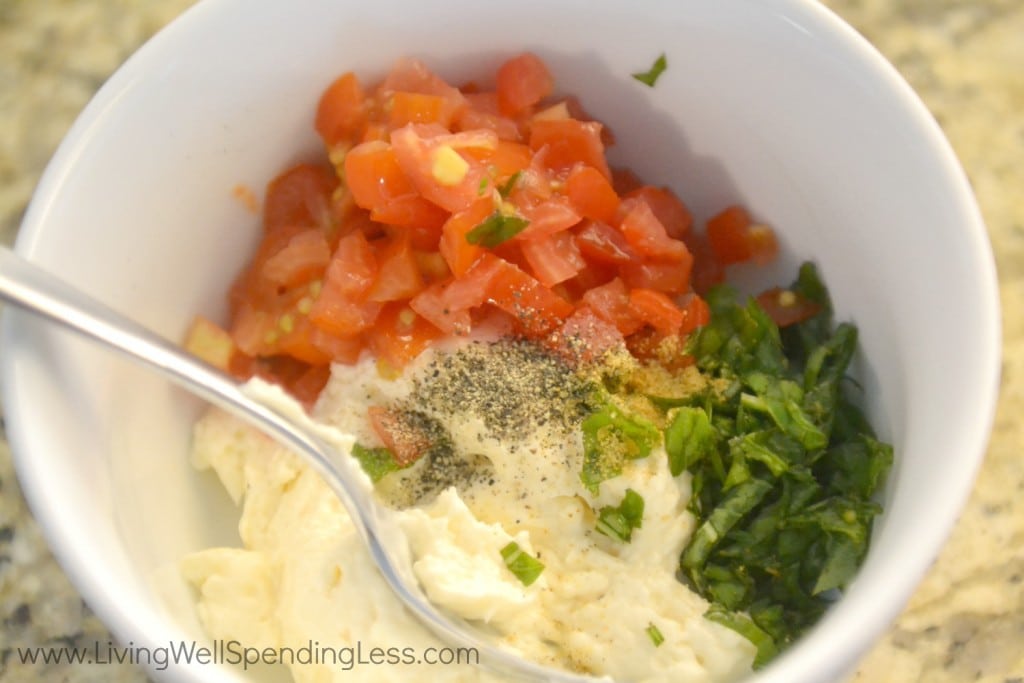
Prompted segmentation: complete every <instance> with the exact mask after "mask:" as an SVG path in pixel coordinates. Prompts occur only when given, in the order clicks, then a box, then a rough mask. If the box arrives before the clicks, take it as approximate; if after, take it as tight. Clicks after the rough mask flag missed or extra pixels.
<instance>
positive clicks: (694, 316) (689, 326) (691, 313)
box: [679, 293, 711, 335]
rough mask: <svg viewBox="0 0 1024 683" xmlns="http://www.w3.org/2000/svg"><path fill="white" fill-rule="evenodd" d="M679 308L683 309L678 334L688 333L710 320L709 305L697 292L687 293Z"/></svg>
mask: <svg viewBox="0 0 1024 683" xmlns="http://www.w3.org/2000/svg"><path fill="white" fill-rule="evenodd" d="M680 308H681V309H682V311H683V324H682V326H681V327H680V328H679V334H682V335H686V334H689V333H690V332H693V331H694V330H695V329H697V328H698V327H703V326H704V325H707V324H708V323H709V322H711V307H709V306H708V302H706V301H704V299H702V298H701V297H700V296H699V295H697V294H692V293H691V294H689V295H687V296H686V297H685V298H684V300H683V302H682V303H681V305H680Z"/></svg>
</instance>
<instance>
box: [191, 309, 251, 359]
mask: <svg viewBox="0 0 1024 683" xmlns="http://www.w3.org/2000/svg"><path fill="white" fill-rule="evenodd" d="M185 350H186V351H188V352H189V353H191V354H192V355H193V356H196V357H197V358H200V359H202V360H204V361H206V362H207V363H209V364H210V365H212V366H214V367H215V368H220V369H221V370H224V371H225V372H227V371H229V369H230V367H231V362H232V359H233V358H234V356H235V354H236V353H237V352H238V349H237V347H236V346H235V341H234V340H233V339H232V338H231V333H229V332H228V331H227V330H225V329H224V328H223V327H221V326H220V325H218V324H217V323H215V322H213V321H212V320H210V319H209V318H206V317H204V316H201V315H197V316H196V317H195V319H194V320H193V321H192V325H191V326H190V327H189V330H188V334H186V335H185Z"/></svg>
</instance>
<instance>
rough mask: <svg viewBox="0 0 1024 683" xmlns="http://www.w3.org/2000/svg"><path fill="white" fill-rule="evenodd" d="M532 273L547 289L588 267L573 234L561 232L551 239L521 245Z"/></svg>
mask: <svg viewBox="0 0 1024 683" xmlns="http://www.w3.org/2000/svg"><path fill="white" fill-rule="evenodd" d="M520 248H521V249H522V250H523V256H525V257H526V262H527V263H529V264H530V271H531V272H532V273H533V275H534V277H536V278H537V279H538V280H540V282H541V284H543V285H544V286H545V287H552V286H554V285H556V284H558V283H559V282H565V281H566V280H568V279H569V278H572V277H575V276H576V274H577V273H579V272H580V271H581V270H583V268H584V267H586V265H587V262H586V261H585V260H583V255H582V254H580V250H579V247H577V246H576V242H574V241H573V236H572V234H570V233H568V232H559V233H556V234H554V235H551V236H549V237H543V238H540V239H535V240H526V241H524V242H522V243H521V244H520Z"/></svg>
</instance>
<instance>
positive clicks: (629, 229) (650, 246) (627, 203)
mask: <svg viewBox="0 0 1024 683" xmlns="http://www.w3.org/2000/svg"><path fill="white" fill-rule="evenodd" d="M620 211H621V212H622V213H623V216H622V222H621V223H620V224H619V229H620V230H621V231H622V234H623V236H625V238H626V241H627V242H629V245H630V246H631V247H633V249H635V250H636V251H637V252H639V253H641V254H643V255H644V256H647V257H649V258H651V259H654V260H657V261H672V262H680V261H684V260H686V259H687V258H692V257H690V251H689V250H688V249H687V248H686V245H685V244H684V243H683V242H681V241H679V240H675V239H672V238H671V237H669V236H668V232H666V230H665V226H663V225H662V224H661V221H659V220H658V217H657V216H655V215H654V211H652V210H651V207H650V206H649V205H648V204H647V202H645V201H643V200H641V199H638V198H632V199H624V200H623V201H622V205H621V208H620Z"/></svg>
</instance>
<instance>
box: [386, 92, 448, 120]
mask: <svg viewBox="0 0 1024 683" xmlns="http://www.w3.org/2000/svg"><path fill="white" fill-rule="evenodd" d="M390 102H391V107H390V108H391V113H390V123H391V127H392V128H401V127H402V126H404V125H406V124H407V123H437V124H440V125H442V126H444V127H445V128H448V127H449V126H450V125H451V123H452V117H453V116H454V115H455V109H456V107H457V104H456V103H455V102H453V101H452V100H451V99H448V98H445V97H440V96H438V95H424V94H422V93H415V92H396V93H395V94H393V95H392V96H391V100H390Z"/></svg>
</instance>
